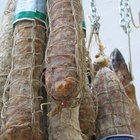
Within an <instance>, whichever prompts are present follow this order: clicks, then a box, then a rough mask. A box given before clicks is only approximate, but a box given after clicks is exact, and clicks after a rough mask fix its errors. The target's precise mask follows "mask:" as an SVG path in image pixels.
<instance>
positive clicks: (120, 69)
mask: <svg viewBox="0 0 140 140" xmlns="http://www.w3.org/2000/svg"><path fill="white" fill-rule="evenodd" d="M110 59H111V68H112V69H113V70H114V71H115V73H116V74H117V76H118V77H119V79H120V81H121V82H122V84H123V86H124V88H125V91H126V93H127V95H128V97H129V98H130V99H131V100H132V102H133V103H135V104H136V105H137V100H136V94H135V86H134V85H133V83H132V81H133V77H132V75H131V73H130V72H129V70H128V67H127V64H126V62H125V59H124V57H123V55H122V54H121V52H120V51H119V50H118V49H114V51H113V52H112V53H111V55H110Z"/></svg>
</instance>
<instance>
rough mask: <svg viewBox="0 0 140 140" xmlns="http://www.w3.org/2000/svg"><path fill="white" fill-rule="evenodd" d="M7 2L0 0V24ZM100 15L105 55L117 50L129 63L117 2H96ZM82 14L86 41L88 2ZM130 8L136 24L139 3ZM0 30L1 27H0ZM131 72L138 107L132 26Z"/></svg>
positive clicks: (139, 38)
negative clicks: (84, 22)
mask: <svg viewBox="0 0 140 140" xmlns="http://www.w3.org/2000/svg"><path fill="white" fill-rule="evenodd" d="M6 2H7V0H0V22H1V17H2V13H3V11H4V8H5V5H6ZM96 5H97V8H98V11H99V15H100V18H101V19H100V24H101V27H100V36H101V40H102V41H103V43H104V44H105V46H106V54H107V55H108V56H109V55H110V53H111V52H112V51H113V50H114V48H118V49H119V50H120V51H121V53H122V54H123V56H124V57H125V60H126V62H127V63H128V61H129V51H128V39H127V35H126V34H125V33H124V32H123V30H122V28H121V27H120V25H119V0H104V1H103V0H96ZM83 7H84V14H85V20H86V26H87V40H88V37H89V32H90V24H89V22H88V20H87V16H89V15H90V0H83ZM131 8H132V12H133V16H134V20H135V22H136V23H137V24H138V12H140V1H139V0H135V1H131ZM0 28H1V27H0ZM131 49H132V70H133V77H134V82H133V83H134V85H135V87H136V96H137V101H138V104H139V106H140V84H139V82H140V74H139V73H140V28H139V29H135V28H134V27H133V26H132V31H131ZM96 52H97V46H95V45H94V46H93V49H92V52H91V56H92V58H93V59H94V56H95V53H96Z"/></svg>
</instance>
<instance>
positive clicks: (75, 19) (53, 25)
mask: <svg viewBox="0 0 140 140" xmlns="http://www.w3.org/2000/svg"><path fill="white" fill-rule="evenodd" d="M47 5H48V15H49V24H50V35H49V41H48V45H47V50H46V73H45V78H46V89H47V93H48V95H50V96H49V97H50V98H49V99H48V102H50V104H51V105H50V107H49V109H48V111H49V114H48V115H49V116H50V118H49V120H48V128H49V131H48V133H49V139H50V140H54V139H61V140H71V139H73V140H82V139H83V138H82V137H81V135H82V136H83V137H84V138H86V136H85V135H84V134H82V132H81V130H80V126H79V107H80V105H81V107H82V108H83V110H84V113H85V108H86V107H87V109H89V108H90V109H91V110H93V109H92V105H91V106H90V105H89V106H88V105H87V106H86V107H84V104H85V102H83V101H84V97H85V96H86V98H87V100H88V101H91V98H90V97H89V96H88V95H87V94H88V93H87V94H86V93H85V92H88V91H85V85H87V81H86V79H87V78H86V73H87V72H86V71H87V69H86V51H85V47H84V43H83V40H84V33H83V31H82V19H83V15H82V13H83V12H82V6H81V5H82V3H81V0H48V4H47ZM83 94H84V95H85V96H83ZM81 101H82V102H83V103H82V104H81ZM91 103H92V102H91ZM89 104H90V103H89ZM81 112H82V111H81ZM93 112H94V111H93ZM93 112H92V113H93ZM94 113H95V112H94ZM82 114H83V113H82ZM92 115H93V118H92V120H91V121H93V120H94V116H95V114H92ZM84 117H85V116H83V120H84ZM90 117H91V116H90ZM86 118H87V117H86ZM85 120H86V121H87V119H85ZM85 120H84V121H85ZM93 122H94V121H93ZM81 123H82V122H81ZM87 123H88V124H89V122H88V121H87ZM81 125H82V124H81ZM88 127H89V126H88ZM90 127H91V126H90ZM93 130H94V128H93Z"/></svg>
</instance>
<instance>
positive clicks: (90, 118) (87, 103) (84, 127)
mask: <svg viewBox="0 0 140 140" xmlns="http://www.w3.org/2000/svg"><path fill="white" fill-rule="evenodd" d="M96 115H97V114H96V108H95V103H94V101H93V99H92V96H91V93H90V91H88V90H85V92H84V93H83V97H82V99H81V104H80V110H79V121H80V128H81V131H82V133H83V134H85V135H86V136H87V137H91V136H93V135H95V120H96Z"/></svg>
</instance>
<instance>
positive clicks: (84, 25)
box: [82, 20, 86, 30]
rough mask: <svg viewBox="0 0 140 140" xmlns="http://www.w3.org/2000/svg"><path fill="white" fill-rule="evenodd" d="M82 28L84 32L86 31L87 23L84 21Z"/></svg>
mask: <svg viewBox="0 0 140 140" xmlns="http://www.w3.org/2000/svg"><path fill="white" fill-rule="evenodd" d="M82 28H83V29H84V30H86V23H85V21H84V20H83V22H82Z"/></svg>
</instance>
